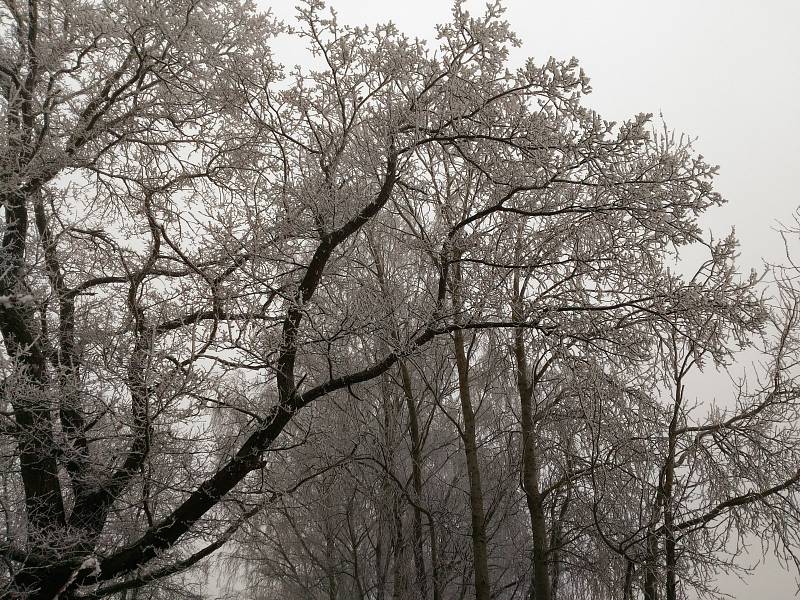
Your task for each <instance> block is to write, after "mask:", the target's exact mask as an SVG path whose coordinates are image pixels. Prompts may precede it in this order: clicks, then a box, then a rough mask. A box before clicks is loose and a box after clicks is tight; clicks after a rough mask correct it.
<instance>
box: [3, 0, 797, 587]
mask: <svg viewBox="0 0 800 600" xmlns="http://www.w3.org/2000/svg"><path fill="white" fill-rule="evenodd" d="M437 31H438V39H437V41H436V43H435V45H436V48H435V49H430V48H428V47H427V45H426V44H425V43H423V42H421V41H418V40H410V39H408V38H407V37H405V36H404V35H402V34H401V33H400V32H398V31H397V30H396V28H395V27H394V26H392V25H384V26H378V27H375V28H372V29H370V28H351V27H344V26H342V25H340V24H339V23H337V21H336V17H335V14H333V13H327V12H326V11H325V7H324V6H323V4H322V3H321V2H319V1H317V0H308V1H307V2H306V3H305V4H303V5H302V6H301V7H300V8H299V9H298V25H297V26H296V27H294V28H286V27H284V26H283V25H282V24H280V23H277V22H275V21H273V20H272V19H270V18H269V16H265V15H261V14H259V13H258V12H257V11H256V10H255V7H254V6H253V4H252V3H251V2H249V1H246V0H242V1H239V2H221V1H217V0H176V1H175V2H172V3H169V5H168V6H167V5H165V3H162V2H157V1H149V0H148V1H145V2H123V1H121V0H109V1H107V2H103V3H98V2H94V1H93V0H27V1H23V0H3V3H2V7H1V8H0V111H1V112H2V125H0V135H2V144H0V198H2V202H3V206H4V209H5V216H4V219H5V220H4V223H3V232H2V246H1V247H0V334H2V338H3V350H2V353H0V371H1V374H2V385H1V386H0V425H1V427H0V450H1V452H0V465H1V468H0V482H2V486H3V491H2V496H1V497H0V514H2V516H3V522H4V528H3V540H2V542H0V556H1V557H2V559H3V560H2V565H0V585H1V586H2V592H1V593H2V594H3V596H4V597H9V598H30V599H37V600H39V599H41V600H44V599H50V598H102V597H113V596H117V597H128V594H129V593H134V594H138V593H139V592H142V591H143V590H144V591H146V593H147V594H149V596H150V597H152V598H156V597H176V596H177V595H185V596H187V597H190V596H191V595H192V592H191V589H190V586H189V581H188V580H187V579H184V577H185V574H186V573H187V572H188V571H190V570H191V569H193V568H195V567H198V566H200V565H202V564H203V559H205V558H207V557H208V556H210V555H212V554H213V553H215V552H216V551H217V550H219V549H220V548H221V547H223V545H225V544H227V543H228V542H231V548H232V550H231V552H230V553H229V558H228V561H229V563H231V564H232V565H233V568H234V570H238V572H240V573H242V572H245V573H247V576H246V577H245V578H244V579H245V585H247V586H248V588H249V593H250V594H251V595H252V596H253V597H257V596H258V595H263V597H273V596H280V597H286V598H317V597H319V598H330V599H331V600H335V599H337V598H350V597H357V598H380V599H383V598H385V597H386V596H387V595H389V594H391V595H392V597H393V598H414V597H417V598H421V599H427V598H433V599H434V600H440V599H444V598H456V597H457V598H463V597H465V596H472V595H474V596H475V597H476V598H478V599H479V600H489V598H493V597H497V598H501V597H502V598H514V597H530V598H533V599H535V600H552V599H554V598H560V597H585V598H601V597H602V598H614V597H618V598H634V597H637V596H638V595H643V596H644V597H645V598H647V599H648V600H654V599H656V598H659V597H661V596H662V595H664V596H665V597H666V598H667V599H668V600H673V599H675V598H677V597H679V596H681V595H682V594H685V593H686V592H687V591H688V590H689V589H690V588H697V589H699V590H700V591H709V592H711V591H713V590H710V589H709V588H708V587H707V586H706V585H705V583H706V581H707V576H708V575H710V574H713V573H715V572H717V571H718V570H719V569H726V568H730V567H732V566H733V565H732V563H731V562H730V560H729V558H728V555H727V554H726V552H727V551H728V550H730V548H731V543H732V541H733V540H740V541H741V540H743V539H748V538H746V536H748V535H761V536H763V537H764V539H767V540H774V541H775V544H777V549H778V551H779V552H781V553H782V555H783V556H784V557H785V558H789V559H793V557H794V554H793V552H795V550H796V548H797V547H798V539H797V535H798V532H800V528H798V526H799V525H800V522H799V521H798V513H797V507H798V503H797V502H798V498H797V484H798V481H799V480H800V474H798V471H797V467H796V465H797V464H798V449H799V448H800V446H798V440H797V431H796V427H795V422H794V421H795V416H796V415H795V412H796V410H797V398H796V390H795V386H794V385H793V378H792V377H793V374H792V369H793V366H794V357H795V354H796V352H797V347H796V335H797V318H798V314H797V310H798V308H797V302H796V294H795V292H794V290H793V287H792V285H791V280H790V278H784V279H783V280H782V281H783V285H782V287H781V290H782V295H781V298H782V301H783V303H782V304H781V305H780V306H778V307H777V308H775V309H774V310H772V311H770V310H768V308H767V306H766V304H765V303H764V302H763V301H762V300H761V298H760V296H759V294H760V292H759V291H758V290H757V286H758V285H759V283H758V282H757V281H756V279H755V278H750V279H745V280H742V279H740V278H739V277H738V276H737V272H736V268H735V265H734V262H733V261H734V257H735V240H733V238H726V239H724V240H722V241H721V242H710V241H703V239H702V236H701V231H700V229H699V227H698V225H697V218H698V216H699V215H700V214H702V213H703V212H704V211H705V210H706V209H708V208H710V207H713V206H714V205H717V204H720V203H721V202H722V199H721V198H720V196H719V195H718V194H717V193H715V192H714V191H713V189H712V185H711V184H712V179H713V176H714V174H715V168H714V167H713V166H711V165H709V164H707V163H706V162H705V161H704V160H703V159H702V157H700V156H697V155H695V154H694V153H693V151H692V149H691V147H690V145H689V144H688V142H687V141H686V140H685V139H683V138H677V139H676V137H675V136H674V135H673V134H671V133H670V132H669V131H667V130H666V129H664V131H655V130H651V129H652V128H651V126H650V118H649V116H648V115H639V116H636V117H634V118H633V119H631V120H629V121H626V122H624V123H620V124H616V123H611V122H607V121H604V120H603V119H601V118H600V117H599V116H598V115H597V114H596V113H595V112H593V111H591V110H589V109H587V108H585V107H584V106H583V104H582V96H583V94H585V93H586V92H587V91H588V90H589V88H588V80H587V78H586V77H585V76H584V74H583V72H582V71H581V70H580V69H579V68H578V65H577V62H576V61H574V60H571V61H566V62H561V61H556V60H553V59H551V60H549V61H548V62H547V63H546V64H544V65H539V64H536V63H535V62H534V61H532V60H531V61H528V62H527V63H525V65H524V66H523V67H521V68H519V69H516V70H513V71H512V70H510V69H509V68H508V67H507V59H508V52H509V48H510V47H511V46H513V45H514V44H516V43H517V40H516V38H515V37H514V35H513V33H512V32H511V30H510V29H509V26H508V24H507V23H505V22H504V21H503V19H502V7H501V6H500V5H499V4H496V5H492V6H489V7H488V8H487V11H486V13H485V14H484V15H482V16H479V17H474V16H472V15H470V14H469V13H468V12H467V11H466V10H465V9H464V8H463V6H462V3H461V2H457V3H456V4H455V6H454V9H453V17H452V20H451V22H449V23H446V24H444V25H441V26H439V27H438V30H437ZM278 34H285V35H294V36H298V37H299V38H301V39H302V40H304V41H305V42H306V43H307V44H308V47H309V50H310V52H311V54H312V57H313V59H314V61H315V65H316V66H315V68H313V69H301V68H295V69H294V70H289V71H287V70H285V69H284V68H283V67H282V66H280V65H277V64H276V63H275V61H274V59H273V57H272V55H271V53H270V50H269V44H270V41H271V39H272V38H273V37H274V36H275V35H278ZM687 244H695V245H697V246H699V247H700V248H702V249H703V250H704V251H705V252H706V255H707V259H706V260H705V261H704V262H702V264H701V265H700V266H699V267H698V268H697V270H696V272H695V273H694V274H690V275H681V274H679V273H676V272H675V271H674V269H671V268H670V266H671V265H672V264H673V263H674V260H675V257H676V256H677V251H678V249H679V248H680V247H682V246H685V245H687ZM773 333H774V335H773ZM762 339H766V340H767V342H766V347H765V351H766V354H765V356H766V359H765V361H766V362H765V363H764V368H763V370H762V371H760V373H761V375H762V379H760V380H759V381H758V382H757V383H756V384H754V385H753V386H750V387H745V386H744V385H742V387H741V388H740V391H739V395H738V397H737V398H736V400H735V402H733V403H732V404H731V405H730V406H728V407H725V408H719V409H717V408H712V409H711V410H710V411H709V410H706V406H705V405H704V406H699V407H698V406H694V405H693V404H692V403H691V401H690V400H689V398H690V396H687V392H686V391H685V385H686V382H687V378H688V377H689V376H690V373H691V371H692V370H693V369H696V368H698V367H701V366H703V364H704V363H710V364H714V365H717V366H719V365H724V364H726V361H728V360H729V358H730V357H731V354H732V352H733V351H734V350H736V349H737V348H740V347H743V346H747V345H750V344H751V343H753V342H756V341H760V340H762ZM301 488H302V489H301ZM298 490H299V491H298Z"/></svg>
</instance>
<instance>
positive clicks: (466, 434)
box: [453, 263, 491, 600]
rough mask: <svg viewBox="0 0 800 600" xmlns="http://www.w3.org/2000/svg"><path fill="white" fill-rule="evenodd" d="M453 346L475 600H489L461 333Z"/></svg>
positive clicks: (457, 300)
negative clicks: (461, 430)
mask: <svg viewBox="0 0 800 600" xmlns="http://www.w3.org/2000/svg"><path fill="white" fill-rule="evenodd" d="M453 271H454V275H453V277H454V292H453V304H454V308H455V309H456V312H458V311H460V310H461V298H460V291H459V287H460V285H461V281H460V279H461V268H460V267H459V266H458V263H456V266H455V268H454V269H453ZM453 341H454V345H455V355H456V368H457V369H458V396H459V399H460V401H461V414H462V416H463V419H464V429H463V432H462V434H461V437H462V439H463V441H464V453H465V455H466V460H467V476H468V478H469V504H470V520H471V525H472V560H473V570H474V577H475V599H476V600H490V599H491V591H490V587H489V559H488V550H487V539H486V516H485V513H484V508H483V489H482V487H481V473H480V465H479V464H478V447H477V439H476V434H475V412H474V410H473V407H472V397H471V393H470V384H469V359H468V358H467V354H466V349H465V343H464V333H463V330H461V329H456V330H455V331H454V332H453Z"/></svg>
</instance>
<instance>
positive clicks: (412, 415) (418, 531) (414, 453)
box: [400, 360, 428, 600]
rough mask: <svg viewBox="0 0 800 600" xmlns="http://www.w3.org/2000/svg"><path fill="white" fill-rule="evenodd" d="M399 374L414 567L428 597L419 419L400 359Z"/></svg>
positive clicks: (420, 587) (408, 377) (423, 594)
mask: <svg viewBox="0 0 800 600" xmlns="http://www.w3.org/2000/svg"><path fill="white" fill-rule="evenodd" d="M400 376H401V378H402V380H403V395H404V396H405V399H406V406H407V408H408V421H409V429H410V431H411V481H412V484H413V486H414V497H415V498H414V526H413V528H412V530H411V535H412V538H413V552H414V568H415V571H416V577H417V586H418V587H417V590H418V592H419V597H420V598H422V599H423V600H424V599H427V597H428V576H427V574H426V572H425V559H424V554H423V541H422V511H421V510H420V507H419V503H420V502H421V501H422V468H421V463H422V440H421V438H420V433H419V419H418V416H417V405H416V402H414V395H413V390H412V388H411V375H410V373H409V372H408V367H407V366H406V363H405V362H404V361H402V360H401V361H400Z"/></svg>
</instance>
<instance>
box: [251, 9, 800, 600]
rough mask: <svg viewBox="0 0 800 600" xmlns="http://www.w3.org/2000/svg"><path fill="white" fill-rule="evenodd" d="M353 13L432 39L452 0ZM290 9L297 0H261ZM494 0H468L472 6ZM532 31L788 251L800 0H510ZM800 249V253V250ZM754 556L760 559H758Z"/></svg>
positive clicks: (721, 221)
mask: <svg viewBox="0 0 800 600" xmlns="http://www.w3.org/2000/svg"><path fill="white" fill-rule="evenodd" d="M328 3H329V5H331V6H333V7H334V8H335V9H336V10H337V12H338V13H339V18H340V20H341V21H342V22H344V23H349V24H353V25H361V24H374V23H376V22H385V21H388V20H391V21H393V22H394V23H395V24H396V25H397V26H398V27H399V29H400V30H401V31H404V32H405V33H406V34H408V35H411V36H417V37H420V38H426V39H432V38H433V35H434V25H435V24H436V23H438V22H442V21H445V20H447V19H448V17H449V11H450V7H451V2H450V1H449V0H399V1H392V2H386V1H372V2H369V1H367V0H361V1H358V0H329V2H328ZM259 4H260V5H261V6H264V7H266V6H271V7H272V10H273V13H274V14H275V15H276V16H278V17H280V18H283V19H287V20H289V19H291V17H292V15H293V14H294V9H293V6H294V4H295V2H292V1H290V2H269V1H268V0H259ZM484 4H485V2H475V1H469V2H468V3H467V6H468V7H470V8H471V9H473V12H478V11H481V9H482V7H483V6H484ZM505 6H506V7H507V8H508V11H507V13H506V17H507V19H508V20H509V22H510V23H511V24H512V27H513V29H514V30H515V31H516V32H517V34H518V35H519V37H520V39H521V41H522V47H521V48H519V49H516V50H515V52H514V54H513V58H514V61H515V62H518V61H521V60H522V59H523V58H525V57H527V56H533V57H534V58H535V59H537V62H543V61H545V60H546V59H547V57H549V56H551V55H552V56H555V57H557V58H569V57H571V56H576V57H577V58H578V59H579V60H580V62H581V65H582V66H583V68H584V70H585V71H586V73H587V75H588V76H589V77H590V78H591V83H592V88H593V89H594V91H593V93H592V94H591V95H590V96H589V97H588V98H587V99H586V101H587V104H588V105H590V106H591V107H592V108H595V109H596V110H598V112H599V113H600V114H601V115H602V116H603V117H604V118H606V119H611V120H621V119H624V118H626V117H628V116H632V115H634V114H637V113H640V112H651V113H654V114H656V115H658V114H659V113H662V114H663V116H664V119H665V121H666V122H667V124H668V125H669V126H670V127H671V128H672V129H674V130H676V131H679V132H685V133H687V134H689V135H690V136H692V137H693V138H697V141H696V142H695V148H696V150H697V151H698V152H700V153H701V154H703V155H704V156H705V157H707V159H708V160H709V161H710V162H711V163H714V164H718V165H720V167H721V169H720V175H719V178H718V179H717V184H716V188H717V190H718V191H720V192H721V193H722V194H723V195H724V196H725V197H726V198H727V200H728V202H729V203H728V204H727V205H726V206H725V207H723V208H720V209H715V210H714V211H712V212H711V213H709V214H708V215H707V216H706V218H705V219H704V221H703V222H704V224H705V226H706V228H707V229H711V230H712V231H713V232H714V233H715V234H716V236H717V237H722V236H724V235H726V234H727V233H728V231H729V230H730V228H731V227H735V228H736V232H737V235H738V237H739V239H740V241H741V259H740V265H741V269H742V271H743V272H744V273H747V272H749V270H750V267H756V268H759V267H760V265H761V264H762V262H761V261H762V258H767V259H768V260H771V261H773V262H776V261H777V262H781V260H782V256H783V243H782V241H781V239H780V237H779V236H778V234H777V233H775V231H774V228H775V226H776V224H777V222H778V221H784V222H787V223H788V222H790V221H791V220H792V215H793V213H794V211H795V209H796V208H797V207H798V205H800V190H798V187H797V185H796V183H797V182H796V181H795V178H796V177H797V175H798V174H800V107H798V99H800V41H798V37H800V26H799V24H800V2H798V1H797V0H761V1H760V2H756V1H755V0H751V1H749V2H748V1H745V0H662V1H660V2H656V1H653V0H638V1H635V0H602V1H600V0H569V1H566V2H565V1H559V0H548V1H544V0H505ZM299 50H302V47H297V46H289V45H283V44H282V45H280V46H279V47H278V48H277V51H278V52H277V53H278V58H279V59H280V60H281V61H282V62H283V63H284V64H287V65H292V64H295V63H301V64H302V63H305V62H306V61H307V55H306V54H305V53H304V52H298V51H299ZM798 258H800V257H798ZM753 560H754V559H753ZM720 587H721V589H723V590H724V591H726V592H728V593H730V594H731V595H732V596H734V597H736V598H742V599H745V598H758V597H761V598H764V599H765V600H766V599H769V600H782V599H784V598H792V597H794V591H795V585H794V583H793V578H792V576H791V575H789V574H785V573H783V572H781V571H780V569H779V568H777V567H776V566H775V565H774V563H772V564H768V565H766V566H763V567H761V568H759V569H758V570H757V571H756V573H755V575H754V576H753V577H752V578H750V579H749V586H746V585H744V584H741V583H739V582H738V581H736V580H735V579H730V578H725V579H722V580H721V581H720Z"/></svg>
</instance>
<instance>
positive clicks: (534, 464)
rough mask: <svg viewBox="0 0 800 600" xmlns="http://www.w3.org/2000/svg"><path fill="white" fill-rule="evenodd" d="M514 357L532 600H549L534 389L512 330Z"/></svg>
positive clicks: (519, 336) (518, 335) (519, 337)
mask: <svg viewBox="0 0 800 600" xmlns="http://www.w3.org/2000/svg"><path fill="white" fill-rule="evenodd" d="M512 313H513V314H512V319H514V320H515V321H517V320H519V319H520V317H521V311H520V309H519V305H518V303H516V302H515V304H514V307H513V308H512ZM514 354H515V358H516V363H517V387H518V389H519V399H520V408H521V413H522V488H523V490H524V491H525V499H526V501H527V505H528V513H529V515H530V520H531V535H532V538H533V585H532V586H531V593H530V598H531V600H552V590H551V586H550V568H549V564H548V551H549V549H550V548H549V543H548V539H547V521H546V519H545V514H544V503H543V500H542V495H541V490H540V488H539V460H538V459H539V457H538V455H537V451H536V437H535V434H534V431H533V429H534V424H533V406H532V403H533V386H532V385H531V382H530V380H529V378H528V361H527V357H526V356H525V340H524V338H523V330H522V329H521V328H516V329H515V330H514Z"/></svg>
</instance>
